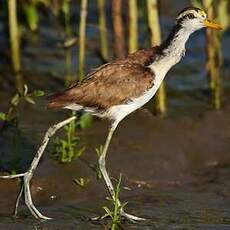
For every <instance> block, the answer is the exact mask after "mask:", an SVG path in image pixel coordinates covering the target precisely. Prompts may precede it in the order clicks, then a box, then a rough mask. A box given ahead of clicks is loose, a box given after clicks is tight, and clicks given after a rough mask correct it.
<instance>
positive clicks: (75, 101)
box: [48, 47, 157, 110]
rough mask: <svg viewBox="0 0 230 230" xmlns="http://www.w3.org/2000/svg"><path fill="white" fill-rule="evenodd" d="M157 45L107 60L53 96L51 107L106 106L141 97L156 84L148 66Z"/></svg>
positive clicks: (98, 107)
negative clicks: (80, 80)
mask: <svg viewBox="0 0 230 230" xmlns="http://www.w3.org/2000/svg"><path fill="white" fill-rule="evenodd" d="M156 52H157V48H156V47H155V48H150V49H142V50H139V51H136V52H135V53H132V54H129V55H128V56H127V57H126V58H124V59H117V60H115V61H112V62H109V63H106V64H104V65H102V66H100V67H98V68H97V69H95V70H93V71H92V72H90V73H89V74H88V75H87V76H86V78H85V79H84V80H83V81H82V82H79V83H77V84H75V85H73V86H72V87H70V88H68V89H66V90H65V91H63V92H60V93H57V94H54V95H51V96H50V97H49V104H48V108H54V109H55V108H56V109H61V108H66V107H69V108H70V107H71V105H73V106H74V107H75V108H79V109H81V108H85V107H87V108H95V109H99V110H106V109H108V108H109V107H111V106H114V105H120V104H124V103H126V102H127V101H128V100H130V99H131V98H136V97H139V96H140V95H142V94H143V92H145V91H147V90H148V89H149V88H151V87H152V86H153V82H154V77H155V76H154V73H153V72H152V71H151V69H150V68H148V65H149V63H151V62H153V60H154V58H155V54H156ZM76 105H77V106H76Z"/></svg>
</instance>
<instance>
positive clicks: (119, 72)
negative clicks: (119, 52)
mask: <svg viewBox="0 0 230 230" xmlns="http://www.w3.org/2000/svg"><path fill="white" fill-rule="evenodd" d="M205 27H206V28H211V29H216V30H220V29H221V25H220V24H218V23H215V22H213V21H211V20H209V19H208V17H207V13H206V12H205V11H204V10H202V9H199V8H196V7H186V8H184V9H183V10H182V11H181V12H180V13H179V14H178V16H177V18H176V22H175V25H174V27H173V28H172V31H171V33H170V34H169V36H168V37H167V38H166V40H165V41H163V42H162V44H161V45H159V46H155V47H151V48H147V49H141V50H138V51H136V52H134V53H131V54H129V55H128V56H127V57H126V58H122V59H117V60H114V61H111V62H109V63H106V64H104V65H102V66H100V67H98V68H96V69H95V70H93V71H92V72H90V73H89V74H88V75H87V76H86V77H85V79H84V80H83V81H81V82H78V83H76V84H74V85H73V86H71V87H70V88H68V89H66V90H64V91H62V92H59V93H56V94H53V95H51V96H50V97H49V103H48V108H50V109H70V110H73V111H81V110H83V111H85V112H88V113H90V114H92V115H95V116H97V117H100V118H105V119H108V120H109V121H110V124H111V126H110V129H109V132H108V136H107V139H106V142H105V145H104V148H103V152H102V154H101V155H100V157H99V159H98V164H99V168H100V171H101V173H102V176H103V179H104V182H105V185H106V187H107V189H108V191H109V193H110V195H111V197H112V198H113V199H114V187H113V184H112V182H111V180H110V177H109V174H108V172H107V170H106V160H105V158H106V154H107V151H108V147H109V145H110V142H111V139H112V136H113V133H114V131H115V130H116V128H117V126H118V124H119V123H120V121H122V120H123V119H124V118H125V117H126V116H127V115H129V114H130V113H132V112H134V111H135V110H137V109H139V108H140V107H142V106H143V105H144V104H146V103H147V102H148V101H149V100H150V99H151V98H152V97H153V96H154V95H155V93H156V92H157V90H158V88H159V86H160V85H161V83H162V81H163V79H164V78H165V75H166V74H167V72H168V71H169V70H170V69H171V67H173V66H174V65H176V64H177V63H178V62H179V61H180V60H181V59H182V57H183V56H184V55H185V51H186V48H185V45H186V42H187V40H188V39H189V37H190V35H191V34H192V33H194V32H195V31H197V30H199V29H202V28H205ZM118 202H119V205H121V202H120V201H118ZM120 214H121V216H122V217H125V218H127V219H128V220H133V221H138V220H143V218H140V217H137V216H134V215H131V214H128V213H126V212H125V211H124V209H123V208H121V211H120Z"/></svg>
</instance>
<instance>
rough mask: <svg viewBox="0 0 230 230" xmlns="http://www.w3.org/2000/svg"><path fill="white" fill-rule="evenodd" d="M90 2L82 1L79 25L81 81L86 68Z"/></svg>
mask: <svg viewBox="0 0 230 230" xmlns="http://www.w3.org/2000/svg"><path fill="white" fill-rule="evenodd" d="M87 7H88V0H81V15H80V25H79V80H80V81H81V80H82V79H83V77H84V66H85V39H86V35H85V29H86V17H87Z"/></svg>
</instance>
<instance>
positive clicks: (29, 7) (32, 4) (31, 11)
mask: <svg viewBox="0 0 230 230" xmlns="http://www.w3.org/2000/svg"><path fill="white" fill-rule="evenodd" d="M37 3H38V1H34V0H32V1H25V2H24V3H23V5H22V8H23V10H24V14H25V16H26V17H25V18H26V21H27V24H28V26H29V29H30V30H31V31H33V32H34V31H37V30H38V23H39V14H38V11H37Z"/></svg>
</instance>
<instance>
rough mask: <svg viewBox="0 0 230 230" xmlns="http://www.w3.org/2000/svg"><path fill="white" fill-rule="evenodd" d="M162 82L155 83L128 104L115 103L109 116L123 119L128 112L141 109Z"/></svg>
mask: <svg viewBox="0 0 230 230" xmlns="http://www.w3.org/2000/svg"><path fill="white" fill-rule="evenodd" d="M159 86H160V84H155V85H154V86H153V87H152V88H151V89H150V90H148V91H146V92H145V93H144V94H143V95H142V96H140V97H138V98H133V99H131V100H130V102H129V103H127V104H126V105H115V106H112V107H111V108H110V109H109V111H108V113H107V114H108V115H109V117H112V118H113V119H114V120H115V121H116V122H119V121H121V120H122V119H123V118H124V117H126V116H127V115H128V114H130V113H132V112H133V111H135V110H137V109H139V108H140V107H142V106H143V105H144V104H146V103H147V102H148V101H149V100H150V99H151V98H152V97H153V96H154V94H155V93H156V91H157V89H158V88H159Z"/></svg>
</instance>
